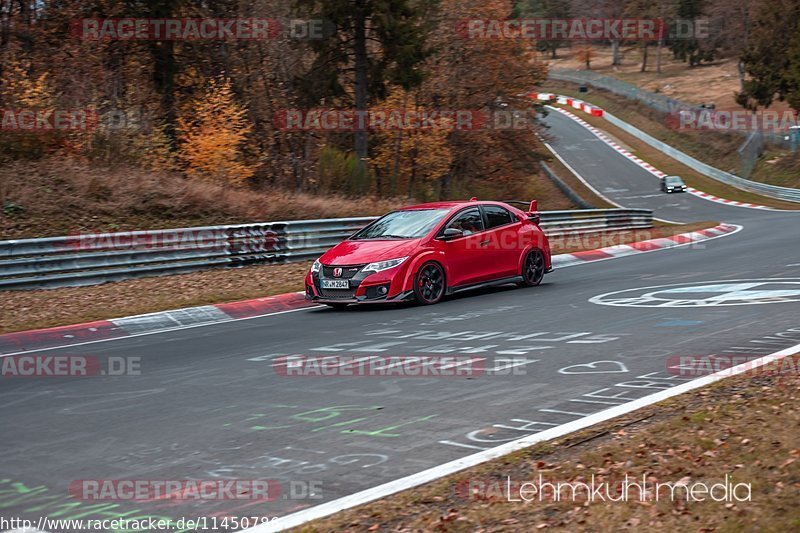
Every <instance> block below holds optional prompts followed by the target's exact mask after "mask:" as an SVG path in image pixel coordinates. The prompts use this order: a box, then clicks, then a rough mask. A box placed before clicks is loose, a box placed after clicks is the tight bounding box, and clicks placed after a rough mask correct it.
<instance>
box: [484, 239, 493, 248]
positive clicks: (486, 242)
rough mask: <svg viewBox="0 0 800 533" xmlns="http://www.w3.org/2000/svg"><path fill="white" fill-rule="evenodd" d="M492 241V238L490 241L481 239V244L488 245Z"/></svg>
mask: <svg viewBox="0 0 800 533" xmlns="http://www.w3.org/2000/svg"><path fill="white" fill-rule="evenodd" d="M490 242H492V241H491V239H489V240H488V241H481V246H486V245H487V244H489V243H490Z"/></svg>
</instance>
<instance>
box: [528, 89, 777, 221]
mask: <svg viewBox="0 0 800 533" xmlns="http://www.w3.org/2000/svg"><path fill="white" fill-rule="evenodd" d="M534 94H535V95H536V98H537V99H538V100H545V101H551V100H554V99H555V100H556V102H557V103H559V104H562V105H569V106H572V107H573V108H574V109H580V110H581V111H585V112H586V113H589V114H590V115H592V116H596V117H603V116H604V111H603V110H602V109H601V108H599V107H597V106H595V105H593V104H587V103H586V102H583V101H582V100H578V99H576V98H569V97H566V96H560V95H555V94H551V93H534ZM550 109H554V110H556V111H558V112H559V113H561V114H562V115H564V116H567V117H569V118H571V119H572V120H574V121H575V122H577V123H578V124H580V125H581V126H583V127H584V128H586V129H587V130H589V131H591V132H592V133H593V134H594V135H595V136H596V137H597V138H598V139H600V140H601V141H603V142H605V143H606V144H607V145H609V146H610V147H611V148H613V149H614V150H616V151H617V152H619V153H620V154H622V155H623V156H625V157H627V158H628V159H630V160H631V161H632V162H634V163H636V164H637V165H639V166H640V167H642V168H643V169H645V170H647V171H648V172H650V173H651V174H653V175H655V176H657V177H659V178H663V177H665V176H667V174H666V173H665V172H662V171H660V170H658V169H657V168H656V167H654V166H653V165H651V164H650V163H648V162H646V161H643V160H642V159H640V158H638V157H636V156H635V155H633V154H632V153H630V152H629V151H628V150H626V149H625V148H623V147H622V146H620V145H619V144H617V143H616V142H614V140H613V139H611V138H610V137H609V136H608V135H606V134H605V133H603V132H602V131H601V130H599V129H597V128H595V127H594V126H592V125H591V124H589V123H588V122H586V121H585V120H583V119H582V118H580V117H579V116H577V115H575V114H574V113H570V112H569V111H567V110H566V109H562V108H560V107H550ZM686 192H688V193H690V194H693V195H695V196H698V197H700V198H703V199H704V200H708V201H710V202H716V203H718V204H725V205H732V206H735V207H745V208H748V209H767V210H770V211H771V210H773V209H772V208H771V207H768V206H766V205H760V204H752V203H747V202H739V201H737V200H728V199H726V198H720V197H719V196H714V195H713V194H708V193H706V192H703V191H700V190H698V189H695V188H694V187H686Z"/></svg>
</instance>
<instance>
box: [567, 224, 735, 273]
mask: <svg viewBox="0 0 800 533" xmlns="http://www.w3.org/2000/svg"><path fill="white" fill-rule="evenodd" d="M741 230H742V226H739V225H736V224H720V225H718V226H715V227H713V228H709V229H704V230H699V231H693V232H690V233H681V234H678V235H672V236H671V237H661V238H659V239H649V240H646V241H637V242H632V243H630V244H617V245H615V246H607V247H605V248H598V249H596V250H586V251H584V252H575V253H572V254H560V255H556V256H553V266H554V267H558V268H565V267H570V266H575V265H580V264H584V263H591V262H594V261H603V260H606V259H616V258H619V257H627V256H630V255H635V254H642V253H647V252H655V251H657V250H665V249H667V248H675V247H678V246H687V245H692V244H697V243H700V242H703V241H708V240H711V239H716V238H719V237H723V236H725V235H732V234H734V233H737V232H739V231H741Z"/></svg>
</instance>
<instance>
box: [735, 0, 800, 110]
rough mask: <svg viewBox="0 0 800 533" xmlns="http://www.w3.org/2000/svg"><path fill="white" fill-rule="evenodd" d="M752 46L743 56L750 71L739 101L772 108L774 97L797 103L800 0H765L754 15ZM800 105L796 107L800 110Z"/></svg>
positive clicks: (751, 34) (746, 105)
mask: <svg viewBox="0 0 800 533" xmlns="http://www.w3.org/2000/svg"><path fill="white" fill-rule="evenodd" d="M753 18H754V20H753V28H752V31H751V33H750V38H749V45H748V46H747V49H746V50H745V51H744V53H743V54H742V56H741V62H742V64H743V66H744V70H745V72H746V73H747V78H746V79H745V81H744V86H743V89H742V91H740V92H739V93H738V94H737V96H736V101H737V102H738V103H739V104H740V105H741V106H743V107H745V108H747V109H753V110H755V109H757V108H758V107H759V106H761V107H769V105H770V104H772V102H773V101H774V100H775V99H778V100H784V99H787V98H791V102H794V104H793V107H794V106H795V105H797V104H798V102H797V96H796V94H797V93H798V92H800V80H798V79H797V77H796V76H797V75H796V72H797V69H798V66H797V65H798V64H800V57H799V56H800V54H799V53H798V48H800V43H798V40H800V37H798V20H800V1H798V0H762V1H761V2H760V3H759V4H757V6H756V10H755V13H754V14H753ZM799 108H800V105H797V107H794V109H799Z"/></svg>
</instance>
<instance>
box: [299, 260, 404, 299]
mask: <svg viewBox="0 0 800 533" xmlns="http://www.w3.org/2000/svg"><path fill="white" fill-rule="evenodd" d="M324 271H325V267H323V268H322V269H321V270H320V272H316V273H311V272H309V274H308V275H307V276H306V280H305V297H306V300H310V301H312V302H317V303H340V304H363V303H392V302H402V301H406V300H408V299H410V298H411V297H413V291H410V290H407V289H406V290H404V289H405V288H404V287H403V279H404V276H403V272H402V270H401V268H393V269H389V270H386V271H382V272H363V271H362V270H359V271H358V272H356V273H355V275H353V276H352V277H350V278H347V281H348V285H349V287H348V288H347V289H324V288H322V281H323V280H327V279H332V280H334V279H343V278H332V277H326V276H325V274H324Z"/></svg>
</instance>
